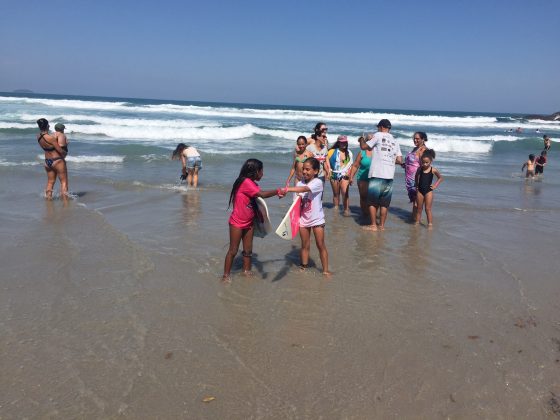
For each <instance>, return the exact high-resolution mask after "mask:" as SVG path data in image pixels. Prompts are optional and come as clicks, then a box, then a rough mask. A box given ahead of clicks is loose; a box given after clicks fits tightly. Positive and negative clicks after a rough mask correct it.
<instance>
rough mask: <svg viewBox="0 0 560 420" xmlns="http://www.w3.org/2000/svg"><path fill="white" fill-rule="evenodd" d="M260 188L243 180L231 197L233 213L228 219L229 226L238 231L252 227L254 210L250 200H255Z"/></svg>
mask: <svg viewBox="0 0 560 420" xmlns="http://www.w3.org/2000/svg"><path fill="white" fill-rule="evenodd" d="M260 190H261V188H260V187H259V186H258V185H257V184H256V183H255V181H253V180H252V179H249V178H245V180H244V181H243V182H242V183H241V185H240V186H239V188H238V190H237V193H236V194H235V197H233V211H232V212H231V216H230V217H229V224H230V225H232V226H235V227H237V228H239V229H248V228H250V227H251V226H253V219H254V218H255V209H254V208H253V203H252V202H251V199H252V198H255V197H256V196H257V194H258V193H259V192H260Z"/></svg>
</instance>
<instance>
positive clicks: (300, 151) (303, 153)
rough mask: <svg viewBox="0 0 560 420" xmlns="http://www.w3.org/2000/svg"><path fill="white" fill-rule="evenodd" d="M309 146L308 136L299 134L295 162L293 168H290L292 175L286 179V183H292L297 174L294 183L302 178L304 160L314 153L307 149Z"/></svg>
mask: <svg viewBox="0 0 560 420" xmlns="http://www.w3.org/2000/svg"><path fill="white" fill-rule="evenodd" d="M306 147H307V137H305V136H299V137H298V138H297V140H296V151H295V152H294V162H293V164H292V169H291V170H290V175H289V176H288V179H287V180H286V185H290V181H291V180H292V178H293V177H294V175H295V176H296V178H295V179H294V185H295V184H296V183H297V181H301V180H302V176H303V175H302V171H303V162H305V161H306V160H307V158H310V157H312V156H313V155H312V154H311V153H310V152H309V151H307V150H305V149H306Z"/></svg>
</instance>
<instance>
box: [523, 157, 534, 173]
mask: <svg viewBox="0 0 560 420" xmlns="http://www.w3.org/2000/svg"><path fill="white" fill-rule="evenodd" d="M525 167H527V172H525V178H533V177H534V176H535V155H533V154H530V155H529V160H528V161H527V162H525V163H524V164H523V166H522V167H521V172H523V169H525Z"/></svg>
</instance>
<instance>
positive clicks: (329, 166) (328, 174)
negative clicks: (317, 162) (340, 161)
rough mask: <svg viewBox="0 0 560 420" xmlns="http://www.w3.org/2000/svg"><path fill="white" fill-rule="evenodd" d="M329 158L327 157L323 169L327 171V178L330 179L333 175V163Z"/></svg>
mask: <svg viewBox="0 0 560 420" xmlns="http://www.w3.org/2000/svg"><path fill="white" fill-rule="evenodd" d="M329 160H330V159H329V158H328V157H327V158H326V159H325V163H323V170H324V171H325V179H329V178H330V177H331V172H332V169H331V163H330V162H329Z"/></svg>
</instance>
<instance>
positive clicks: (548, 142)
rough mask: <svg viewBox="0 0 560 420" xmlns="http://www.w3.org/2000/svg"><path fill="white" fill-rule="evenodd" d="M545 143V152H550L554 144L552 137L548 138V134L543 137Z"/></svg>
mask: <svg viewBox="0 0 560 420" xmlns="http://www.w3.org/2000/svg"><path fill="white" fill-rule="evenodd" d="M543 142H544V150H545V152H548V151H549V150H550V146H552V143H551V141H550V137H548V136H547V135H546V134H545V135H544V136H543Z"/></svg>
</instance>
